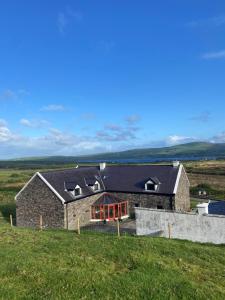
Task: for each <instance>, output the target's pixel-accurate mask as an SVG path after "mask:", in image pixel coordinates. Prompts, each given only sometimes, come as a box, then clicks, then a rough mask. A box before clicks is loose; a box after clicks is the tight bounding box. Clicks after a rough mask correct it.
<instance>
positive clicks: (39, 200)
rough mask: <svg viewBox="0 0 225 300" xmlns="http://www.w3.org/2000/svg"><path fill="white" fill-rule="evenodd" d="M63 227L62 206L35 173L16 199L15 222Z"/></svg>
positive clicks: (19, 224) (27, 225) (24, 225)
mask: <svg viewBox="0 0 225 300" xmlns="http://www.w3.org/2000/svg"><path fill="white" fill-rule="evenodd" d="M40 215H41V216H42V220H43V226H44V227H53V228H63V227H64V207H63V204H62V202H61V201H60V200H59V198H58V197H57V196H56V195H55V194H54V193H53V192H52V191H51V190H50V188H49V187H48V186H47V185H46V184H45V183H44V182H43V181H42V180H41V179H40V178H39V177H38V175H36V176H35V177H34V178H33V179H32V180H31V181H30V183H29V184H28V185H27V187H26V188H25V189H24V190H23V191H22V192H21V193H20V194H19V195H18V196H17V199H16V223H17V226H21V227H39V225H40Z"/></svg>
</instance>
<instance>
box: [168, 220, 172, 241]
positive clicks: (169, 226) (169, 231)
mask: <svg viewBox="0 0 225 300" xmlns="http://www.w3.org/2000/svg"><path fill="white" fill-rule="evenodd" d="M168 234H169V239H171V225H170V223H168Z"/></svg>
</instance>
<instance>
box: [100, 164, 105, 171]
mask: <svg viewBox="0 0 225 300" xmlns="http://www.w3.org/2000/svg"><path fill="white" fill-rule="evenodd" d="M99 167H100V171H103V170H105V168H106V162H101V163H100V164H99Z"/></svg>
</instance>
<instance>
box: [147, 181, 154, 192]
mask: <svg viewBox="0 0 225 300" xmlns="http://www.w3.org/2000/svg"><path fill="white" fill-rule="evenodd" d="M155 187H156V185H155V184H154V183H153V182H148V183H146V185H145V189H146V190H147V191H155Z"/></svg>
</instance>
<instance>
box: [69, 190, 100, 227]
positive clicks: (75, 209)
mask: <svg viewBox="0 0 225 300" xmlns="http://www.w3.org/2000/svg"><path fill="white" fill-rule="evenodd" d="M101 195H102V193H97V194H95V195H92V196H90V197H86V198H83V199H80V200H76V201H73V202H70V203H67V204H65V227H66V228H67V229H77V226H78V218H79V222H80V226H83V225H86V224H88V223H89V222H90V220H91V206H92V205H93V204H94V202H95V201H96V200H97V199H98V198H99V197H101Z"/></svg>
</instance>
